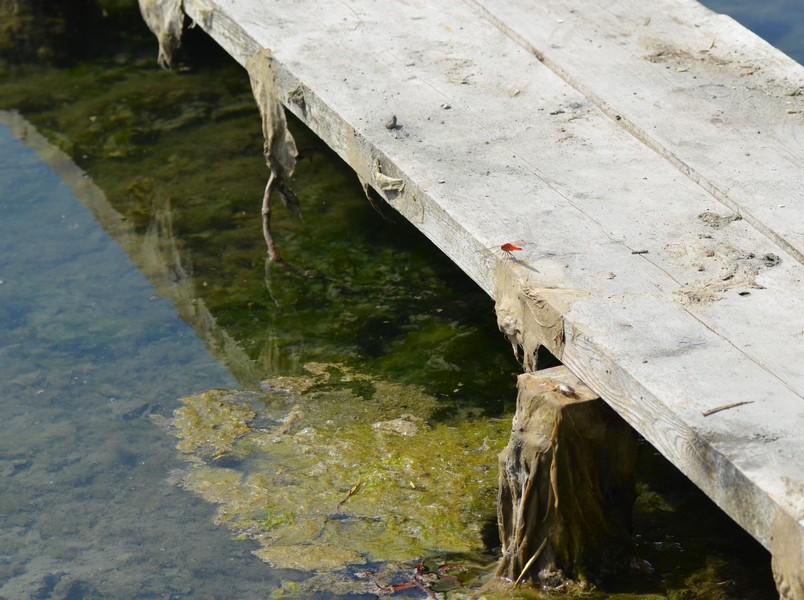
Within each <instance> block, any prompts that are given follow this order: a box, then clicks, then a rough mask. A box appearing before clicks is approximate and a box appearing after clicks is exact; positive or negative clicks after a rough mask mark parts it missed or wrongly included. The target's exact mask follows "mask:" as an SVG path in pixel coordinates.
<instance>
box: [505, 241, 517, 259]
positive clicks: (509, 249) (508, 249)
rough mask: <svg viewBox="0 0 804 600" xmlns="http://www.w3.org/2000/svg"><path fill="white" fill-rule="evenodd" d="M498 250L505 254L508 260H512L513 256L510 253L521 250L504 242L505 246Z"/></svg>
mask: <svg viewBox="0 0 804 600" xmlns="http://www.w3.org/2000/svg"><path fill="white" fill-rule="evenodd" d="M500 250H502V251H503V254H505V255H506V256H507V257H508V258H510V259H512V260H513V258H514V255H513V254H511V253H512V252H514V251H516V250H522V248H520V247H519V246H517V245H515V244H511V243H509V242H506V243H505V244H503V245H502V246H500Z"/></svg>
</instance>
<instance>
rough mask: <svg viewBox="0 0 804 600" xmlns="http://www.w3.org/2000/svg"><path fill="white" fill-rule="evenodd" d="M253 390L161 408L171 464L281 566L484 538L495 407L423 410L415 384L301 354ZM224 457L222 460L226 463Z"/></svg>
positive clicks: (496, 437) (394, 555)
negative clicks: (468, 411)
mask: <svg viewBox="0 0 804 600" xmlns="http://www.w3.org/2000/svg"><path fill="white" fill-rule="evenodd" d="M307 368H308V371H309V372H308V374H307V375H304V376H298V377H279V378H275V379H269V380H266V381H265V382H264V383H263V391H262V392H227V391H222V390H212V391H209V392H204V393H202V394H198V395H195V396H189V397H187V398H184V399H182V407H181V408H179V409H177V410H176V411H175V413H174V415H173V418H172V419H171V421H170V428H171V430H172V431H173V432H174V434H175V435H176V436H177V437H178V438H179V443H178V445H177V447H178V449H179V450H180V451H181V452H182V453H184V455H185V457H186V458H187V459H188V462H189V464H190V466H189V467H188V468H187V469H186V470H185V472H184V473H182V474H177V475H175V478H176V479H177V480H178V481H180V482H181V485H182V486H184V487H185V488H186V489H188V490H191V491H193V492H194V493H197V494H199V495H200V496H202V497H203V498H204V499H206V500H207V501H209V502H213V503H215V504H217V505H218V514H217V517H216V519H217V521H218V522H219V523H222V524H225V525H226V526H228V527H229V528H230V529H231V530H232V532H233V534H234V535H235V536H240V537H247V538H250V539H253V540H255V541H256V542H257V543H258V544H259V545H260V548H259V549H258V550H256V551H255V554H256V555H257V556H258V557H260V558H261V559H263V560H265V561H267V562H270V563H271V564H273V565H275V566H277V567H282V568H296V569H303V570H307V571H319V572H321V571H332V570H336V569H342V568H344V567H346V566H347V565H354V564H359V563H364V562H367V561H368V562H404V561H413V560H417V559H421V558H422V557H426V556H430V555H434V554H460V553H482V552H484V551H486V546H485V542H484V528H486V527H487V526H488V524H489V523H493V522H494V519H495V517H496V509H495V503H494V499H495V496H496V486H497V473H496V469H492V468H489V465H493V464H494V463H495V461H496V455H497V454H498V453H499V451H500V450H501V449H502V447H503V446H504V442H505V433H506V431H507V429H508V428H509V424H508V422H506V421H505V420H498V419H490V418H487V417H477V418H473V419H460V420H457V421H455V422H454V423H445V422H439V421H435V420H433V419H432V417H433V415H434V413H435V412H436V410H437V409H438V408H439V402H438V401H437V400H436V399H435V398H434V397H433V396H431V395H429V394H427V393H425V392H424V391H423V390H422V389H421V388H419V387H417V386H410V385H403V384H398V383H392V382H388V381H383V380H380V379H377V378H375V377H371V376H367V375H362V374H356V373H354V372H352V371H351V370H350V369H348V368H346V367H343V366H338V365H308V366H307ZM230 463H231V464H230Z"/></svg>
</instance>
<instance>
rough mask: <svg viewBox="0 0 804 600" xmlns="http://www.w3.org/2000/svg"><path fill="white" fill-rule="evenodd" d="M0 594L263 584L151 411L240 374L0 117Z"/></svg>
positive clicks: (184, 592) (262, 571)
mask: <svg viewBox="0 0 804 600" xmlns="http://www.w3.org/2000/svg"><path fill="white" fill-rule="evenodd" d="M0 215H2V218H0V398H1V399H2V401H1V402H0V431H2V435H0V598H3V599H8V600H26V599H49V598H72V599H78V598H121V599H122V598H179V597H182V598H183V597H195V598H259V597H262V596H263V595H264V593H265V590H266V589H271V588H272V587H275V585H276V584H275V582H273V583H274V585H273V586H272V585H271V583H272V580H271V578H272V573H271V571H270V570H268V569H266V568H265V565H263V564H262V563H260V562H259V561H257V560H256V559H255V558H254V557H253V556H252V555H251V554H250V550H251V549H252V548H251V546H250V545H249V544H248V543H244V542H234V541H232V540H231V539H230V536H229V534H228V532H227V531H225V530H223V529H221V528H218V527H216V526H215V525H214V524H213V522H212V514H213V508H212V507H211V506H209V505H207V504H204V503H201V502H200V501H198V500H196V499H195V498H194V497H192V496H191V495H189V494H188V493H186V492H184V491H182V490H179V489H176V488H174V487H172V486H170V485H168V484H167V483H166V479H167V476H166V474H167V473H169V472H170V470H171V469H172V468H175V467H176V466H178V464H177V459H176V456H175V450H174V449H173V445H174V444H173V442H172V441H171V440H170V438H169V437H168V436H166V435H165V433H164V432H162V431H161V430H159V429H158V428H156V427H154V425H153V424H152V423H151V422H150V421H149V418H148V417H149V415H151V414H154V413H165V412H169V411H171V410H172V409H173V408H174V407H175V404H176V398H177V397H179V396H181V395H185V394H187V393H190V392H193V391H200V390H204V389H208V388H210V387H215V386H231V385H233V384H234V380H233V378H232V376H231V375H230V374H229V373H228V372H227V371H226V369H224V368H223V367H222V366H221V364H220V363H219V362H218V361H217V360H216V359H214V358H212V357H211V356H210V354H209V353H208V352H207V351H206V349H205V348H204V346H203V344H202V343H201V342H200V341H199V339H198V338H197V337H196V335H195V333H194V332H193V331H192V330H191V329H190V328H189V326H188V325H187V324H185V323H184V322H182V321H181V320H180V319H179V318H178V317H177V316H176V311H175V309H174V308H173V305H172V304H171V303H170V302H168V301H167V300H165V299H163V298H160V297H158V296H157V295H156V292H155V290H154V288H153V286H151V285H150V284H149V283H148V281H147V280H146V278H145V277H144V276H143V275H142V274H141V273H139V272H138V271H137V270H136V269H135V268H134V266H133V265H132V263H131V260H130V259H129V257H128V256H127V255H126V254H125V253H124V252H123V250H122V249H121V248H120V246H118V245H117V244H116V243H115V242H113V241H112V240H111V239H110V238H109V236H108V235H107V234H106V233H105V232H104V230H103V229H102V228H101V227H100V225H98V223H97V222H96V221H95V219H94V217H93V215H92V214H91V213H90V212H89V210H87V209H86V208H85V207H84V206H82V205H81V203H80V202H79V201H78V200H77V199H76V197H75V194H74V193H73V191H72V189H71V188H70V187H68V186H66V185H65V184H64V183H63V182H62V181H61V180H60V178H59V176H58V175H57V174H56V173H55V172H54V171H53V170H52V169H51V167H50V166H48V165H47V164H45V163H44V162H43V161H42V160H41V159H40V157H39V156H38V155H37V154H36V153H35V152H34V151H32V150H31V149H29V148H28V147H26V146H25V144H23V143H22V142H20V141H18V140H16V139H14V138H13V137H12V135H11V133H10V131H9V129H8V128H7V127H6V126H4V125H2V124H0Z"/></svg>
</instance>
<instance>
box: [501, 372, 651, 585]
mask: <svg viewBox="0 0 804 600" xmlns="http://www.w3.org/2000/svg"><path fill="white" fill-rule="evenodd" d="M517 387H518V397H517V407H516V414H515V416H514V420H513V429H512V432H511V439H510V441H509V443H508V446H507V447H506V448H505V450H503V452H502V453H501V454H500V462H499V464H500V480H499V498H498V505H497V512H498V526H499V530H500V539H501V541H502V549H503V555H502V558H501V559H500V562H499V565H498V568H497V575H498V576H499V577H504V578H508V579H511V580H513V581H515V582H516V583H519V582H520V581H523V580H525V581H530V582H532V583H534V584H537V585H540V586H541V585H548V586H556V585H560V584H561V583H562V582H563V581H565V580H566V579H568V578H571V579H575V580H580V581H585V580H588V579H589V578H591V577H593V576H595V575H596V574H599V573H602V572H605V571H609V570H618V569H620V568H622V567H623V566H625V565H627V564H628V563H629V562H630V558H631V552H630V550H631V532H630V526H631V509H632V507H633V503H634V499H635V487H634V468H635V462H636V439H635V437H634V434H633V431H632V430H631V428H630V427H628V425H627V424H626V423H625V422H624V421H622V420H621V419H620V418H619V417H618V416H617V415H616V414H615V413H614V412H613V411H612V410H611V409H610V408H609V407H608V406H607V405H606V404H605V403H604V402H603V401H602V400H600V399H599V398H598V397H597V395H596V394H595V393H594V392H592V390H590V389H589V388H588V387H587V386H585V385H584V384H583V383H582V382H580V380H578V379H577V378H576V377H575V376H573V375H572V374H571V373H570V371H569V370H568V369H567V368H566V367H556V368H552V369H546V370H544V371H540V372H538V373H525V374H522V375H520V376H519V380H518V386H517ZM534 557H535V558H534Z"/></svg>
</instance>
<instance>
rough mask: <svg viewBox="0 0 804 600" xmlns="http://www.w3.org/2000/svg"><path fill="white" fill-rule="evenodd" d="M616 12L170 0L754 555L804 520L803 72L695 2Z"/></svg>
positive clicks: (527, 6) (587, 7)
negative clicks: (511, 248)
mask: <svg viewBox="0 0 804 600" xmlns="http://www.w3.org/2000/svg"><path fill="white" fill-rule="evenodd" d="M631 4H636V3H630V4H629V3H627V2H625V1H624V0H620V1H612V2H606V3H602V4H601V3H599V2H597V3H596V2H593V1H592V0H584V1H582V2H575V3H573V9H572V10H574V11H575V12H570V11H569V9H568V8H567V6H566V5H564V4H563V3H561V2H559V1H558V0H548V1H547V2H542V3H526V2H524V0H522V1H520V0H516V1H511V2H509V1H506V2H497V1H496V0H477V1H475V0H472V1H471V2H463V3H461V2H446V1H442V2H435V3H421V2H403V1H401V0H398V1H396V0H393V1H392V0H389V1H387V2H382V3H377V2H371V1H369V0H342V1H333V0H326V1H318V2H312V0H296V1H293V2H290V1H277V2H257V1H256V0H254V1H248V2H247V1H238V2H235V1H234V0H185V2H184V6H185V10H186V12H187V14H188V15H189V16H190V17H191V18H192V19H193V20H194V21H195V22H196V23H197V24H198V25H200V26H201V27H203V28H204V29H205V30H206V31H207V32H208V33H209V34H210V35H211V36H212V37H213V38H215V39H216V40H217V41H218V43H220V44H221V45H222V46H223V47H224V48H225V49H226V50H227V51H228V52H229V53H230V54H231V55H232V56H234V57H235V58H236V59H237V60H238V61H239V62H241V64H243V63H245V61H246V60H247V59H248V58H249V57H250V56H251V55H252V54H253V53H254V52H256V51H257V50H258V49H259V48H262V47H265V48H268V49H270V50H271V52H272V53H273V55H274V56H275V58H276V77H277V82H278V83H277V89H279V90H282V91H283V97H282V98H280V100H281V101H282V102H283V103H284V105H285V106H286V107H287V109H288V110H290V111H292V112H293V113H294V114H296V116H298V117H299V118H300V119H301V120H302V121H304V122H305V123H306V124H307V125H308V126H309V127H310V128H311V129H312V130H313V131H314V132H315V133H316V134H317V135H319V136H320V137H321V138H322V139H323V140H325V141H326V142H327V143H328V144H329V145H330V146H331V147H332V148H333V149H334V150H335V151H336V152H337V153H338V154H339V155H340V156H341V157H342V158H343V159H344V160H345V161H346V162H347V163H348V164H350V165H351V166H352V168H353V169H354V170H355V172H356V173H357V174H358V176H359V177H360V178H361V180H362V181H365V182H367V183H368V184H369V185H372V186H373V187H374V188H375V189H376V190H377V192H378V193H379V194H380V195H381V196H383V197H384V198H385V199H386V200H387V201H388V203H389V204H390V205H391V206H393V207H394V208H395V209H396V210H398V211H399V212H400V213H401V214H402V215H404V216H405V217H406V218H407V219H409V220H410V221H411V222H412V223H414V224H415V225H416V226H417V227H418V228H419V229H420V230H421V231H422V232H423V233H424V234H425V235H427V236H428V237H429V238H430V239H431V240H433V241H434V242H435V243H436V244H437V245H438V246H439V248H441V249H442V250H443V251H444V252H445V253H446V254H447V255H448V256H449V257H450V258H451V259H452V260H453V261H455V262H456V264H458V265H459V266H460V267H461V268H462V269H463V270H464V271H465V272H466V273H467V274H468V275H469V276H470V277H472V278H473V279H474V280H475V281H476V282H477V283H478V285H480V286H481V287H482V288H483V289H484V290H486V291H487V292H488V293H489V294H490V295H491V296H493V297H495V298H496V300H497V301H498V303H500V302H509V303H510V305H511V306H516V303H519V307H520V308H519V309H517V310H519V312H517V311H516V310H514V311H513V312H512V315H514V316H513V317H512V319H511V321H510V323H509V324H510V331H506V334H508V335H509V338H512V339H513V340H515V341H517V342H518V343H519V342H522V343H531V342H532V340H534V339H535V341H536V342H537V343H543V344H545V345H546V346H548V347H549V348H550V349H551V350H552V351H554V352H556V353H557V354H559V355H560V358H562V360H563V361H564V363H565V364H566V365H567V366H568V367H570V368H571V369H572V371H573V372H574V373H575V374H576V375H578V376H579V377H580V378H581V379H582V380H583V381H585V382H586V383H587V384H588V385H589V386H590V387H591V388H592V389H594V390H595V391H596V392H597V393H599V394H600V395H601V397H603V398H604V399H605V400H606V401H607V402H608V403H609V404H611V405H612V406H613V407H615V408H616V409H617V411H618V412H619V413H620V414H622V415H623V416H624V417H625V418H626V419H627V420H628V421H629V422H630V423H631V424H632V425H633V426H634V427H635V428H636V429H637V430H638V431H639V432H640V433H642V434H643V435H644V436H645V437H646V438H647V439H648V440H650V441H651V443H653V444H654V445H655V446H656V447H657V448H658V449H659V450H660V451H661V452H662V453H663V454H664V455H665V456H667V457H668V458H669V459H670V460H672V461H673V462H674V463H675V464H676V465H677V466H678V467H679V468H680V469H681V470H682V471H683V472H684V473H686V474H687V475H688V476H689V477H690V479H692V480H693V481H694V482H695V483H696V484H697V485H699V486H700V487H701V488H702V489H703V490H704V491H705V492H706V493H707V494H708V495H709V496H710V497H712V498H713V499H715V500H716V501H717V502H718V503H719V504H720V505H721V506H722V507H723V508H724V510H726V511H727V512H728V513H729V514H730V515H731V516H732V517H733V518H734V519H735V520H736V521H737V522H738V523H740V524H741V525H742V526H743V527H744V528H745V529H746V530H747V531H749V532H750V533H751V534H752V535H754V537H756V538H757V539H758V540H760V541H761V542H762V543H763V544H765V545H766V546H767V547H770V545H771V540H770V531H771V525H772V523H773V521H774V518H775V516H776V515H777V513H779V512H782V513H784V514H785V515H787V516H789V517H790V518H791V519H792V521H793V522H795V523H798V525H799V527H800V528H804V494H801V493H797V492H795V490H799V489H801V488H802V487H804V483H803V482H804V461H803V460H802V457H804V440H803V439H802V433H801V432H802V431H804V399H803V398H802V397H803V396H804V364H802V363H803V362H804V361H802V358H803V357H804V310H802V309H803V308H804V305H803V303H804V284H802V280H804V277H803V275H804V267H802V263H801V251H802V248H804V246H802V236H803V235H804V233H802V232H803V231H804V230H802V228H801V224H802V223H804V216H802V210H803V209H802V202H801V198H802V196H804V193H803V192H802V190H804V176H803V175H802V172H801V171H802V169H801V165H802V154H803V153H802V149H801V148H802V136H801V129H800V127H801V122H802V114H801V112H788V111H797V110H799V108H800V106H801V103H802V101H804V99H803V98H801V97H799V96H786V95H785V94H786V92H785V90H789V89H791V88H793V87H795V85H796V81H799V82H800V81H801V80H802V79H804V78H802V76H801V73H802V68H801V67H800V66H799V65H796V64H795V63H792V61H790V60H789V59H787V58H786V57H784V56H783V55H781V54H780V53H778V52H776V51H774V50H773V49H771V48H769V47H767V46H766V45H763V44H762V43H760V42H759V41H757V40H756V39H755V38H753V37H752V36H750V34H747V33H746V32H745V31H744V30H743V29H742V28H740V27H739V26H737V25H736V24H735V23H734V22H732V21H730V20H726V19H723V18H720V17H715V16H713V15H712V14H711V13H709V12H708V11H703V9H701V8H700V7H699V6H698V5H693V4H692V3H690V2H688V1H686V0H684V1H678V2H669V1H661V2H658V3H652V4H651V7H652V8H651V11H652V12H651V14H643V12H640V10H643V11H644V9H639V8H638V7H636V6H631ZM641 4H643V5H644V3H641ZM702 11H703V12H702ZM645 32H648V33H649V35H648V34H646V33H645ZM643 34H644V35H643ZM663 36H664V37H663ZM667 36H670V37H671V38H672V40H673V44H674V45H673V46H672V47H669V48H668V47H665V46H664V45H663V44H664V42H663V41H662V40H664V39H665V37H667ZM712 40H715V44H714V46H711V42H712ZM668 43H669V42H668ZM710 46H711V47H710ZM703 50H706V52H705V53H704V52H703ZM702 56H703V57H704V58H703V59H701V57H702ZM726 61H728V62H726ZM721 63H723V64H721ZM749 63H750V64H751V65H754V64H756V65H758V66H757V67H751V69H753V71H752V72H751V74H748V73H747V70H750V69H747V68H745V69H744V67H743V66H741V65H744V64H749ZM685 65H686V66H685ZM637 67H639V68H637ZM744 70H745V71H746V72H745V73H743V71H744ZM589 71H596V72H593V73H592V72H589ZM797 78H798V79H797ZM604 84H605V85H604ZM713 89H714V90H716V91H717V92H716V93H715V92H712V90H713ZM702 94H703V95H702ZM707 94H708V95H707ZM300 99H303V102H301V101H300ZM391 115H396V117H397V121H398V125H399V126H398V128H396V129H393V130H389V129H387V128H386V127H385V123H386V122H388V120H389V117H390V116H391ZM255 118H256V117H255ZM757 120H759V121H761V122H762V126H761V128H760V129H759V131H762V132H763V133H761V134H756V133H754V134H751V131H752V130H753V131H756V130H757V129H756V127H757ZM753 135H756V136H757V137H756V138H754V137H752V136H753ZM747 154H750V156H747ZM380 175H381V176H382V177H380ZM384 177H390V178H394V179H399V180H401V182H402V184H403V185H402V186H398V187H396V189H391V188H389V187H388V186H387V185H386V182H385V180H384V179H383V178H384ZM400 187H401V189H400ZM384 188H385V189H384ZM303 201H304V199H303V198H302V202H303ZM738 215H739V216H741V219H740V220H737V219H736V217H737V216H738ZM506 242H513V243H516V244H517V245H518V246H521V247H522V248H523V250H522V251H521V252H517V253H516V256H515V258H514V259H512V258H508V257H506V256H505V255H504V254H503V253H502V252H501V251H500V249H499V248H500V245H501V244H503V243H506ZM499 270H502V271H505V272H506V273H507V275H506V277H504V278H502V279H501V278H500V277H499V276H498V277H496V278H495V271H497V272H499ZM500 281H505V282H506V283H505V284H504V285H500ZM545 290H556V293H554V294H553V293H547V292H545ZM534 291H536V292H537V293H536V296H535V298H536V300H534V294H533V292H534ZM550 298H555V299H560V301H559V300H557V301H556V302H555V303H552V304H551V300H550ZM567 298H571V300H570V301H567V300H566V299H567ZM534 301H537V302H542V303H544V302H547V305H542V306H540V307H538V309H534V307H533V306H532V305H530V304H529V303H530V302H534ZM528 311H531V314H535V315H537V316H538V314H551V315H553V314H557V315H559V316H560V318H561V319H562V320H563V323H562V327H563V332H564V336H563V339H562V340H557V339H555V338H553V339H541V337H539V336H542V335H546V334H543V333H540V332H539V331H533V330H523V329H522V328H521V326H522V323H518V322H517V317H516V315H517V314H525V313H526V312H528ZM518 327H519V329H518ZM536 329H537V330H538V329H539V328H536ZM558 330H559V329H557V328H554V327H551V328H550V332H551V335H552V333H554V332H555V331H558ZM533 336H536V337H535V338H534V337H533ZM547 337H548V338H549V337H550V336H547ZM739 401H747V402H748V401H750V404H743V405H741V406H738V407H734V408H732V409H730V410H724V411H720V412H717V413H715V414H712V415H710V416H708V417H707V416H704V413H705V412H706V411H707V410H709V409H711V408H713V407H717V406H721V405H724V404H728V403H734V402H739ZM791 490H793V491H792V492H791ZM803 539H804V538H803Z"/></svg>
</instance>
